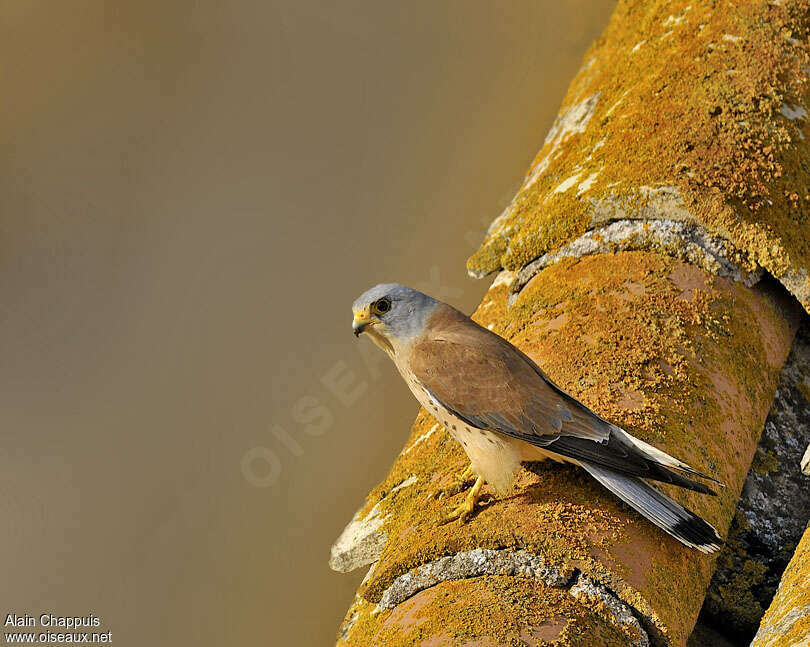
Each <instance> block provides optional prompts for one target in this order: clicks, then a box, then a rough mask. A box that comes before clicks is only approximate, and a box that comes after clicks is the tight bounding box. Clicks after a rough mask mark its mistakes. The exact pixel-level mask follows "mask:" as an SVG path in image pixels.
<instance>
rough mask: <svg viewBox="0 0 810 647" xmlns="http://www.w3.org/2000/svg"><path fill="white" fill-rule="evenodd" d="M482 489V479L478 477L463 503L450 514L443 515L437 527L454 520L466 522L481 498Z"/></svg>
mask: <svg viewBox="0 0 810 647" xmlns="http://www.w3.org/2000/svg"><path fill="white" fill-rule="evenodd" d="M483 487H484V479H482V478H481V477H480V476H479V477H478V478H477V479H476V480H475V484H474V485H473V486H472V488H470V491H469V492H468V493H467V496H466V497H465V498H464V502H463V503H462V504H461V505H459V506H458V507H456V508H455V509H454V510H453V511H452V512H450V513H449V514H447V515H445V516H444V517H443V518H442V520H441V521H440V522H439V525H440V526H442V525H444V524H446V523H450V522H451V521H455V520H456V519H460V520H461V523H464V522H466V521H467V519H469V518H470V517H471V516H472V513H473V512H474V511H475V504H476V503H478V499H479V498H480V496H481V488H483Z"/></svg>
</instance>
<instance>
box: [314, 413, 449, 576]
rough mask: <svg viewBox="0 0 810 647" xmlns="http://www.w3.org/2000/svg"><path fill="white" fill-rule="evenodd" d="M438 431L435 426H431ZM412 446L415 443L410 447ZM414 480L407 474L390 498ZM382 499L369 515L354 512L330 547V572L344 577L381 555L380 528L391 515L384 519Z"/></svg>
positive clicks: (383, 539) (383, 535)
mask: <svg viewBox="0 0 810 647" xmlns="http://www.w3.org/2000/svg"><path fill="white" fill-rule="evenodd" d="M435 426H436V427H438V425H435ZM414 444H416V443H414ZM417 481H418V478H417V477H416V475H414V474H411V476H409V477H408V478H407V479H405V480H404V481H402V482H401V483H399V484H398V485H396V486H395V487H393V488H391V492H389V495H390V494H393V493H394V492H397V491H398V490H401V489H403V488H406V487H409V486H411V485H413V484H414V483H416V482H417ZM384 501H385V499H381V500H380V501H378V502H377V503H376V504H375V505H374V507H373V508H372V509H371V511H370V512H369V513H368V514H367V515H365V516H361V512H362V509H361V510H358V511H357V512H356V513H355V515H354V517H353V518H352V520H351V521H350V522H349V525H347V526H346V527H345V528H344V529H343V532H342V533H340V537H338V538H337V541H335V543H334V544H333V545H332V549H331V551H330V553H331V554H330V556H329V567H330V568H331V569H332V570H333V571H338V572H340V573H348V572H349V571H353V570H355V569H356V568H360V567H361V566H368V565H369V564H373V563H374V562H376V561H377V560H378V559H379V558H380V555H381V554H382V551H383V548H384V547H385V542H386V541H388V533H387V532H385V531H384V530H383V529H382V527H383V524H384V523H385V522H386V521H387V520H388V519H389V518H390V516H391V515H384V514H383V512H382V503H383V502H384Z"/></svg>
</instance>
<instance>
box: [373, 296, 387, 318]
mask: <svg viewBox="0 0 810 647" xmlns="http://www.w3.org/2000/svg"><path fill="white" fill-rule="evenodd" d="M390 309H391V301H390V300H388V299H380V300H379V301H377V303H375V304H374V311H375V312H376V313H377V314H380V315H383V314H385V313H386V312H388V311H389V310H390Z"/></svg>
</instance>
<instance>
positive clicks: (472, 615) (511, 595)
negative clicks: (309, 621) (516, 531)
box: [338, 576, 627, 647]
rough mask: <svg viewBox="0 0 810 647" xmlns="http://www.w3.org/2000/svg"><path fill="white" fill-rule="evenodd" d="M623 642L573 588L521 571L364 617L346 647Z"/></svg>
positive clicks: (445, 585) (563, 646) (439, 588)
mask: <svg viewBox="0 0 810 647" xmlns="http://www.w3.org/2000/svg"><path fill="white" fill-rule="evenodd" d="M552 644H553V645H557V646H559V647H580V646H581V647H592V646H593V645H600V646H604V647H613V646H615V647H618V646H623V645H627V639H626V638H625V637H624V635H623V634H622V633H621V632H620V631H618V630H617V629H615V628H613V627H612V626H610V624H609V623H608V622H606V621H605V620H603V619H601V618H600V617H599V615H598V614H597V613H593V612H590V611H589V610H587V609H585V608H584V607H583V606H582V605H580V604H579V603H578V602H577V601H576V600H575V599H574V598H573V597H571V596H570V595H568V593H567V591H566V590H565V589H553V588H549V587H547V586H546V585H544V584H542V583H540V582H536V581H534V580H529V579H524V578H516V577H499V576H495V577H478V578H471V579H467V580H455V581H447V582H442V583H441V584H438V585H436V586H434V587H432V588H430V589H427V590H425V591H422V592H420V593H418V594H416V595H415V596H413V597H412V598H410V599H409V600H406V601H405V602H403V603H402V604H401V605H399V606H398V607H397V608H396V609H394V610H392V611H382V612H380V613H378V614H375V615H370V614H368V615H365V616H361V617H358V619H357V621H356V624H355V626H354V627H352V629H351V630H350V631H349V632H348V636H347V639H346V640H344V641H342V642H341V641H339V642H338V645H340V646H341V647H344V646H345V647H349V646H357V647H361V646H362V647H383V646H384V647H415V646H420V647H461V646H467V647H468V646H476V647H543V646H545V645H552Z"/></svg>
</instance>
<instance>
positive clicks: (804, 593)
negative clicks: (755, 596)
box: [751, 526, 810, 647]
mask: <svg viewBox="0 0 810 647" xmlns="http://www.w3.org/2000/svg"><path fill="white" fill-rule="evenodd" d="M807 644H810V526H808V527H807V530H805V531H804V535H803V536H802V539H801V541H800V542H799V545H798V546H797V548H796V552H795V553H794V555H793V559H791V560H790V564H788V566H787V568H786V569H785V573H784V575H783V576H782V581H781V583H780V584H779V590H778V591H777V592H776V597H774V599H773V602H772V603H771V606H770V607H768V610H767V611H766V612H765V617H763V618H762V624H761V625H760V628H759V631H758V632H757V635H756V637H755V638H754V641H753V642H752V643H751V647H788V646H789V645H790V646H791V647H794V646H799V645H807Z"/></svg>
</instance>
